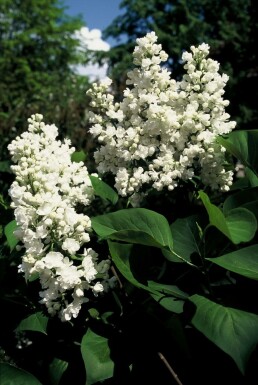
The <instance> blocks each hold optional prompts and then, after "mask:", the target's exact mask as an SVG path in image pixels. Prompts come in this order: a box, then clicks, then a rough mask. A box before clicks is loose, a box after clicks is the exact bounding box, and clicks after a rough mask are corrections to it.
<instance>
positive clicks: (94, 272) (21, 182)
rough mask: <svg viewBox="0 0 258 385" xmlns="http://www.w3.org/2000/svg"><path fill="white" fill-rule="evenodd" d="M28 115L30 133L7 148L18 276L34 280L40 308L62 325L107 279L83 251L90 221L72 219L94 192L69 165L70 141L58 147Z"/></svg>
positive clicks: (80, 167) (48, 130)
mask: <svg viewBox="0 0 258 385" xmlns="http://www.w3.org/2000/svg"><path fill="white" fill-rule="evenodd" d="M42 119H43V116H42V115H40V114H36V115H32V117H31V118H30V119H28V121H29V128H28V131H27V132H24V133H23V134H22V135H21V136H19V137H17V138H16V139H15V140H13V141H12V143H11V144H10V145H9V146H8V149H9V151H10V153H11V155H12V160H13V161H14V162H16V163H17V165H14V166H12V170H13V171H14V173H15V175H16V179H15V181H14V182H13V184H12V185H11V187H10V190H9V194H10V196H11V198H12V204H11V205H12V207H13V208H14V209H15V211H14V213H15V219H16V222H17V224H18V226H19V227H18V230H16V232H15V233H16V236H17V238H18V239H19V240H21V241H22V243H23V245H24V248H25V253H24V255H23V259H22V264H21V265H20V271H21V272H23V273H24V274H25V278H26V279H30V278H31V277H32V276H34V275H37V274H38V276H39V279H40V283H41V286H42V289H43V290H42V291H41V292H40V297H41V301H40V302H41V303H43V304H45V305H46V307H47V309H48V312H49V313H50V314H52V315H54V314H56V313H58V315H59V316H60V318H61V319H62V320H63V321H66V320H70V319H71V318H72V317H77V315H78V313H79V311H80V309H81V306H82V304H83V303H84V302H87V301H88V298H87V297H86V296H85V291H86V290H89V289H91V290H92V291H93V293H94V294H95V295H97V294H98V293H99V292H100V291H103V290H104V287H103V285H102V283H101V282H97V281H96V279H97V278H98V277H99V278H101V279H107V277H108V275H107V274H108V273H107V271H108V268H109V262H108V261H102V262H100V263H98V260H97V259H98V258H97V257H98V255H97V254H96V252H95V251H93V250H92V249H91V248H88V249H87V248H84V252H83V254H76V253H78V252H79V250H80V248H81V247H84V244H85V243H87V242H89V241H90V236H89V232H90V231H91V220H90V218H89V217H88V216H87V215H84V214H81V213H77V212H76V205H77V204H83V205H85V206H87V205H89V204H90V203H91V201H92V199H93V196H94V194H93V188H92V185H91V181H90V178H89V174H88V171H87V168H86V167H85V166H84V164H83V162H80V163H74V162H72V161H71V154H72V153H73V152H74V148H72V147H71V144H70V141H69V140H67V139H66V140H64V143H62V142H61V141H57V140H56V137H57V135H58V130H57V128H56V127H55V126H54V125H46V124H45V123H44V122H43V121H42Z"/></svg>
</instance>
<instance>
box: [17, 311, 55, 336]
mask: <svg viewBox="0 0 258 385" xmlns="http://www.w3.org/2000/svg"><path fill="white" fill-rule="evenodd" d="M47 323H48V318H47V317H46V316H44V315H43V314H42V313H41V312H37V313H35V314H32V315H30V316H29V317H27V318H24V319H23V320H22V321H21V322H20V323H19V325H18V326H17V328H16V331H22V330H32V331H35V332H40V333H43V334H47V332H46V330H47Z"/></svg>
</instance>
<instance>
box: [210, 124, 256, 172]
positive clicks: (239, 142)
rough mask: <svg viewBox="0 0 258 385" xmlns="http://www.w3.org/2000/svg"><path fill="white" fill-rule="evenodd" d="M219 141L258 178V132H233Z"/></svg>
mask: <svg viewBox="0 0 258 385" xmlns="http://www.w3.org/2000/svg"><path fill="white" fill-rule="evenodd" d="M218 141H219V143H220V144H222V145H223V146H224V147H225V148H226V149H227V150H228V151H229V152H230V153H231V154H232V155H234V156H235V157H236V158H237V159H239V160H240V161H241V162H242V163H243V164H244V165H245V166H247V167H249V168H250V169H251V170H252V171H253V172H254V173H255V174H256V176H258V130H245V131H240V130H239V131H233V132H231V133H230V134H229V135H227V136H226V137H224V138H223V137H219V138H218Z"/></svg>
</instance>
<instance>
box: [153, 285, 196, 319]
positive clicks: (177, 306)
mask: <svg viewBox="0 0 258 385" xmlns="http://www.w3.org/2000/svg"><path fill="white" fill-rule="evenodd" d="M148 287H149V288H150V289H151V290H152V293H151V296H152V298H154V299H155V301H157V302H158V303H159V304H160V305H161V306H163V307H164V308H165V309H167V310H169V311H172V312H173V313H178V314H179V313H182V312H183V306H184V302H185V300H186V299H187V298H188V295H187V294H186V293H185V292H183V291H182V290H180V289H179V288H178V287H177V286H175V285H165V284H162V283H158V282H154V281H148Z"/></svg>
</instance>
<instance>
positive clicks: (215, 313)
mask: <svg viewBox="0 0 258 385" xmlns="http://www.w3.org/2000/svg"><path fill="white" fill-rule="evenodd" d="M189 300H190V301H191V302H192V303H193V304H194V305H195V306H196V312H195V314H194V316H193V318H192V324H193V326H194V327H195V328H196V329H197V330H199V331H200V332H201V333H203V334H204V335H205V336H206V337H207V338H208V339H209V340H210V341H212V342H213V343H214V344H215V345H217V346H218V347H219V348H220V349H222V350H223V351H224V352H225V353H227V354H229V355H230V356H231V357H232V358H233V360H234V361H235V362H236V364H237V366H238V368H239V370H240V371H241V372H242V373H244V372H245V368H246V365H247V362H248V359H249V357H250V355H251V353H252V351H253V350H254V349H255V346H256V344H257V343H258V316H257V315H256V314H252V313H248V312H245V311H242V310H238V309H233V308H230V307H224V306H221V305H218V304H217V303H215V302H212V301H210V300H209V299H207V298H204V297H202V296H200V295H197V294H195V295H193V296H191V297H189Z"/></svg>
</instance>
